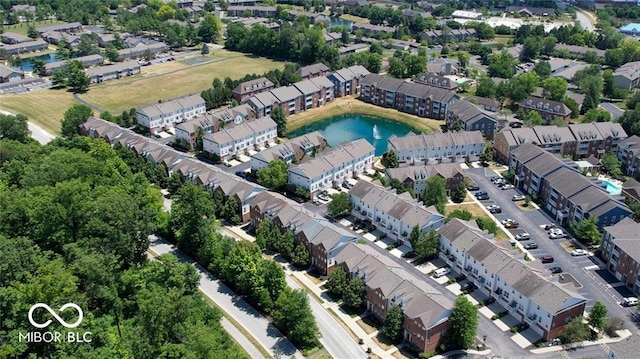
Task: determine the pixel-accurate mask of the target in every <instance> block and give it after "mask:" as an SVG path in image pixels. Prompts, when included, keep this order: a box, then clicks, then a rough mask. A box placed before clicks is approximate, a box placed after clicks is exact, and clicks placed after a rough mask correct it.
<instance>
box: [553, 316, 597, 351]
mask: <svg viewBox="0 0 640 359" xmlns="http://www.w3.org/2000/svg"><path fill="white" fill-rule="evenodd" d="M590 337H591V331H590V330H589V327H588V326H587V325H586V324H584V323H583V322H582V317H581V316H580V317H575V318H573V319H571V321H570V322H569V323H567V324H566V325H565V326H564V329H562V331H561V332H560V334H558V339H560V341H561V342H562V343H563V344H569V343H576V342H581V341H584V340H587V339H589V338H590Z"/></svg>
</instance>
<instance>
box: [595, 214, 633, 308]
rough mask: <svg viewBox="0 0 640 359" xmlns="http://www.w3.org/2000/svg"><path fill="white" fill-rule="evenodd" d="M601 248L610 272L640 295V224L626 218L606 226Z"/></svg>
mask: <svg viewBox="0 0 640 359" xmlns="http://www.w3.org/2000/svg"><path fill="white" fill-rule="evenodd" d="M600 248H601V249H602V258H604V260H605V263H606V265H607V269H608V270H609V272H611V273H612V274H613V275H615V276H616V278H617V279H618V280H619V281H621V282H622V283H624V285H625V286H626V287H627V288H629V289H630V290H632V291H633V293H634V294H635V295H638V296H640V224H638V223H636V222H635V221H634V220H632V219H631V218H625V219H623V220H621V221H620V222H618V223H616V224H614V225H613V226H608V227H604V234H603V236H602V246H601V247H600Z"/></svg>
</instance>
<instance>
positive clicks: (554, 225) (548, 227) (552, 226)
mask: <svg viewBox="0 0 640 359" xmlns="http://www.w3.org/2000/svg"><path fill="white" fill-rule="evenodd" d="M553 228H558V225H557V224H555V223H549V224H545V225H544V230H545V231H548V230H550V229H553Z"/></svg>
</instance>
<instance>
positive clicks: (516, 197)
mask: <svg viewBox="0 0 640 359" xmlns="http://www.w3.org/2000/svg"><path fill="white" fill-rule="evenodd" d="M525 198H527V196H525V195H523V194H514V195H513V197H511V200H512V201H522V200H524V199H525Z"/></svg>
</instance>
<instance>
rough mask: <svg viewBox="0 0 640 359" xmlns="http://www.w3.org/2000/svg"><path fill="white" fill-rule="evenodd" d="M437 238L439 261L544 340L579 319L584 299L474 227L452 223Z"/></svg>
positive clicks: (505, 244) (456, 221)
mask: <svg viewBox="0 0 640 359" xmlns="http://www.w3.org/2000/svg"><path fill="white" fill-rule="evenodd" d="M439 232H440V257H442V259H444V260H445V261H446V262H447V264H449V265H450V266H451V268H452V269H453V270H454V271H456V272H458V273H461V274H465V275H466V276H467V279H468V280H469V281H472V282H473V283H474V284H475V285H476V286H477V287H478V288H479V290H480V291H481V292H482V293H483V294H485V295H487V296H489V297H490V298H494V299H496V302H497V303H499V304H500V305H502V306H503V307H504V308H506V309H507V310H508V311H509V314H511V315H512V316H514V317H515V318H516V319H517V320H519V321H520V322H521V323H526V324H528V325H529V327H530V328H532V329H533V330H534V331H535V332H536V333H538V334H540V335H541V336H542V338H543V339H544V340H546V341H550V340H551V339H553V338H555V337H556V336H557V335H558V333H559V332H560V331H561V330H562V328H563V327H564V325H565V324H566V323H568V322H569V321H570V320H571V319H572V318H575V317H578V316H581V315H582V314H583V312H584V310H585V305H586V302H587V301H586V299H585V298H583V297H582V296H580V295H579V294H577V293H576V292H574V291H573V290H572V289H573V288H571V287H566V286H561V285H559V284H558V283H557V282H555V281H550V280H549V279H547V278H548V276H547V275H545V271H544V268H542V266H539V267H538V264H539V262H538V261H534V262H525V261H524V260H523V258H518V257H517V256H520V257H521V255H519V254H517V253H515V252H513V251H514V250H513V249H512V248H511V246H510V245H509V244H508V243H505V241H502V242H495V241H493V240H492V239H489V238H488V236H489V235H488V234H487V233H486V232H484V231H482V230H480V229H479V228H478V226H477V224H476V223H475V221H463V220H460V219H457V218H454V219H452V220H451V221H449V222H448V223H447V224H445V225H444V226H443V227H442V228H440V231H439ZM570 288H571V289H570Z"/></svg>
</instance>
